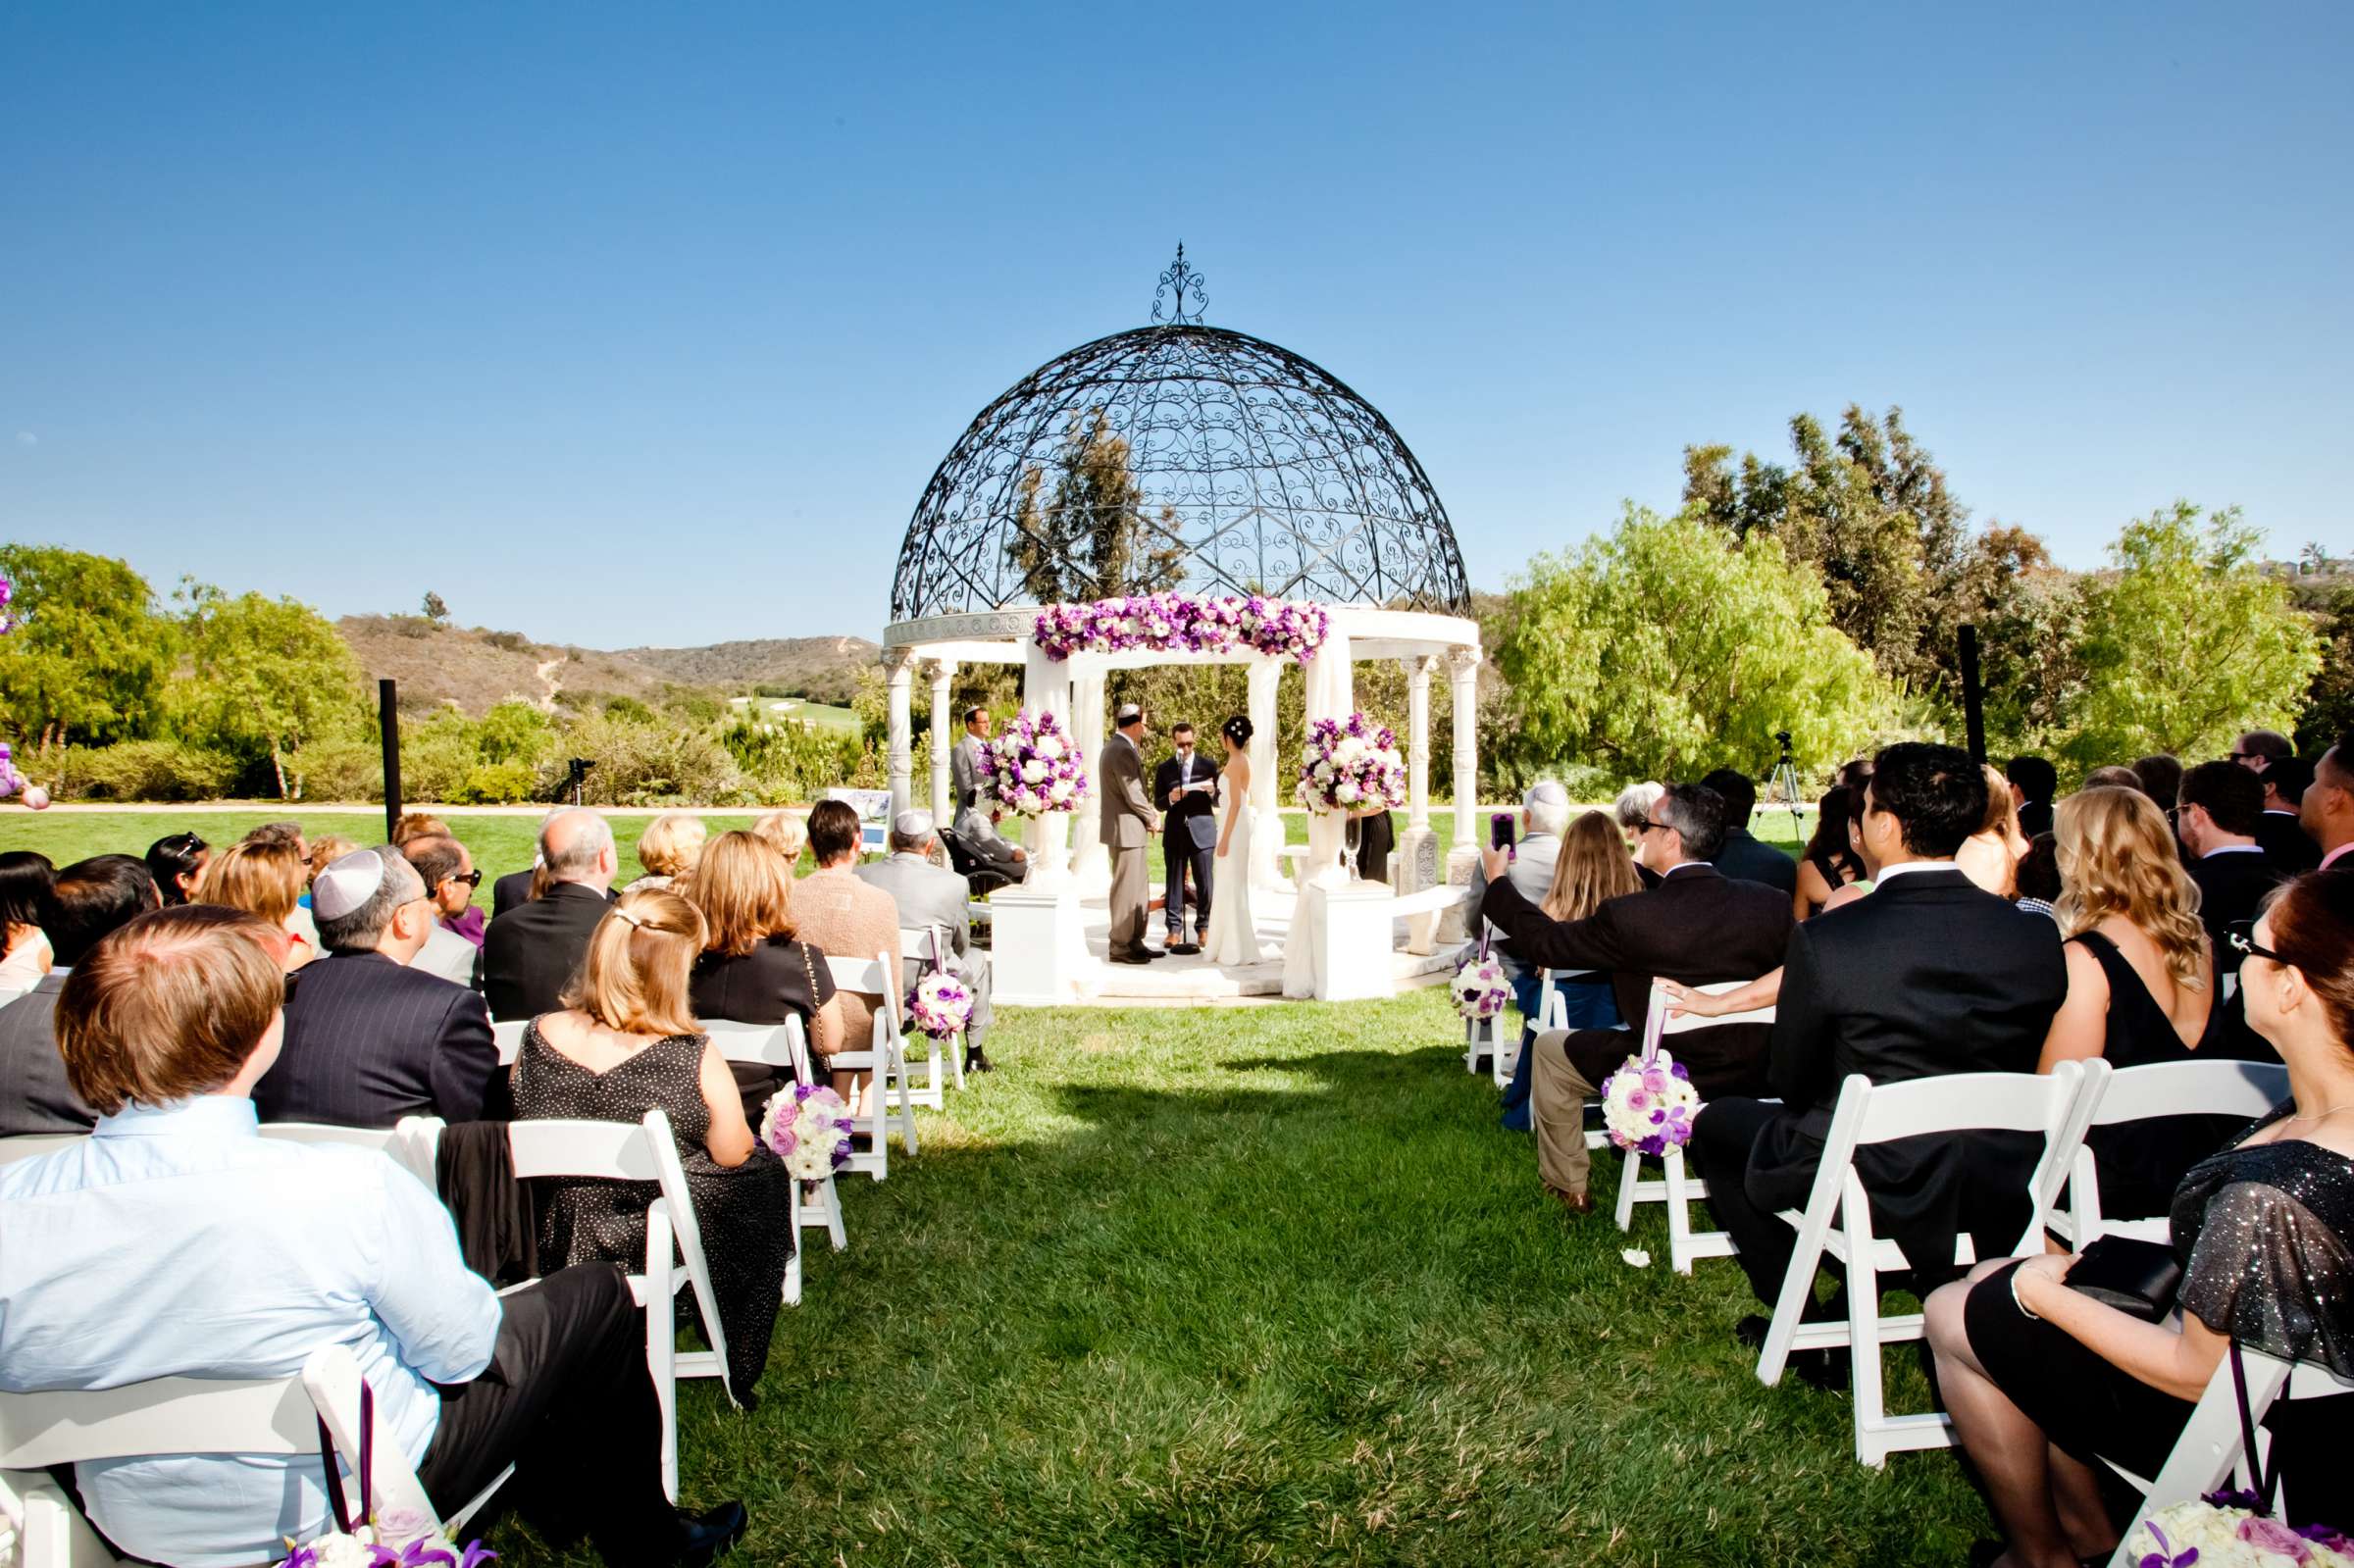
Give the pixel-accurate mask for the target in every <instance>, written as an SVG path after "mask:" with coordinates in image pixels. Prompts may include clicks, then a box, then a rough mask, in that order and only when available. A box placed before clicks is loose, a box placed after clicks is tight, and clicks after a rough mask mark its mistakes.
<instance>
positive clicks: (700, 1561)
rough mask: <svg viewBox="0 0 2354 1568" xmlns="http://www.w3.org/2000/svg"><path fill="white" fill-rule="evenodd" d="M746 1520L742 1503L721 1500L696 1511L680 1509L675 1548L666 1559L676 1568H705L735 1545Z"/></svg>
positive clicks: (740, 1536)
mask: <svg viewBox="0 0 2354 1568" xmlns="http://www.w3.org/2000/svg"><path fill="white" fill-rule="evenodd" d="M748 1522H749V1518H748V1516H747V1515H746V1514H745V1513H744V1511H743V1504H742V1503H741V1502H723V1503H721V1504H720V1505H719V1506H718V1507H716V1508H712V1509H708V1510H706V1511H705V1512H702V1513H699V1514H691V1513H686V1512H681V1513H680V1515H679V1544H678V1549H677V1551H676V1552H674V1553H673V1554H672V1555H671V1556H670V1557H669V1558H668V1559H667V1561H668V1562H669V1563H670V1564H672V1565H675V1568H704V1565H705V1564H707V1563H709V1562H711V1561H713V1560H714V1559H716V1558H717V1557H718V1556H719V1554H720V1553H721V1552H724V1551H726V1550H727V1549H728V1548H729V1547H730V1546H733V1545H734V1544H736V1543H737V1541H738V1540H739V1539H741V1538H742V1535H743V1527H744V1526H745V1524H747V1523H748Z"/></svg>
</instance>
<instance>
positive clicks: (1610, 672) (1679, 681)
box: [1495, 507, 1896, 779]
mask: <svg viewBox="0 0 2354 1568" xmlns="http://www.w3.org/2000/svg"><path fill="white" fill-rule="evenodd" d="M1512 601H1513V611H1514V613H1513V614H1512V615H1511V617H1510V622H1509V627H1510V629H1509V630H1508V631H1507V632H1505V634H1504V637H1503V638H1502V640H1501V641H1500V642H1499V643H1498V645H1497V647H1496V649H1495V660H1496V665H1497V668H1498V670H1499V671H1500V672H1501V673H1502V675H1503V677H1504V681H1505V683H1506V687H1507V690H1508V692H1509V696H1508V698H1507V703H1508V722H1507V726H1506V731H1507V733H1508V734H1509V735H1510V745H1511V748H1512V750H1513V751H1514V752H1515V753H1516V757H1515V760H1516V761H1518V762H1519V763H1521V764H1523V765H1527V766H1532V767H1545V766H1560V765H1562V764H1566V763H1589V764H1596V765H1600V766H1604V767H1606V768H1609V769H1611V770H1612V771H1613V772H1615V773H1617V774H1618V775H1620V776H1622V777H1632V778H1643V777H1651V778H1661V779H1665V778H1693V777H1698V776H1699V775H1700V774H1701V773H1704V772H1706V771H1707V770H1709V769H1711V768H1714V767H1719V766H1729V767H1738V768H1746V769H1749V770H1751V771H1753V772H1755V771H1757V770H1758V769H1760V768H1761V767H1763V765H1764V764H1765V762H1766V759H1768V758H1770V757H1771V756H1772V755H1773V753H1774V749H1775V747H1774V739H1773V734H1774V732H1775V731H1777V730H1781V729H1788V730H1789V731H1790V732H1791V733H1792V735H1793V737H1794V742H1795V747H1796V749H1797V751H1798V753H1799V755H1800V756H1801V758H1803V759H1807V760H1809V761H1819V760H1821V759H1825V758H1839V757H1845V756H1849V755H1852V754H1853V753H1854V752H1855V751H1856V750H1857V749H1858V748H1860V747H1861V746H1862V745H1864V744H1865V742H1867V741H1868V739H1870V738H1871V737H1872V736H1873V734H1874V733H1877V732H1878V731H1880V730H1882V729H1884V728H1885V727H1886V726H1887V725H1888V724H1889V723H1890V722H1891V720H1892V719H1893V717H1894V714H1895V709H1896V693H1895V691H1894V689H1893V687H1892V685H1891V684H1890V683H1889V682H1887V681H1886V680H1885V679H1884V678H1882V677H1881V676H1879V675H1878V674H1876V673H1875V672H1874V670H1873V669H1872V664H1871V660H1870V659H1869V658H1868V657H1867V656H1866V655H1865V654H1864V653H1863V652H1861V651H1860V650H1859V649H1858V648H1857V647H1856V646H1855V644H1854V643H1852V642H1850V641H1849V640H1848V638H1847V637H1846V636H1845V635H1843V634H1842V633H1841V632H1839V631H1838V629H1837V628H1836V627H1834V626H1833V625H1832V624H1831V620H1830V613H1829V607H1828V605H1827V603H1826V602H1825V596H1824V593H1823V589H1822V586H1821V584H1820V583H1819V582H1817V580H1816V578H1815V576H1814V574H1813V573H1812V572H1810V571H1809V570H1807V569H1806V568H1805V567H1804V566H1802V565H1799V564H1796V563H1794V562H1792V561H1791V560H1790V558H1789V557H1788V555H1787V554H1785V553H1784V551H1783V548H1782V546H1781V544H1780V543H1779V541H1778V540H1776V539H1774V538H1773V537H1772V536H1770V535H1769V534H1767V533H1766V532H1762V531H1753V532H1752V533H1751V534H1750V536H1749V537H1748V538H1746V539H1742V540H1738V541H1732V540H1728V539H1726V537H1725V536H1724V534H1723V532H1721V531H1719V530H1717V529H1716V528H1714V527H1712V526H1711V525H1710V523H1709V521H1708V520H1707V519H1706V517H1705V515H1704V514H1703V512H1702V511H1701V510H1700V509H1697V508H1696V509H1694V510H1693V511H1690V512H1687V513H1685V514H1684V515H1682V516H1679V517H1674V518H1662V517H1659V516H1657V515H1656V514H1654V513H1651V512H1649V511H1645V510H1643V509H1641V508H1636V507H1629V508H1628V509H1627V511H1626V513H1625V515H1624V516H1623V517H1622V518H1621V519H1620V520H1619V523H1618V526H1617V528H1616V529H1615V530H1614V531H1612V532H1611V533H1610V534H1608V535H1607V536H1603V537H1597V538H1594V539H1591V540H1588V541H1587V543H1586V545H1585V546H1584V548H1583V549H1582V550H1580V551H1579V552H1578V554H1577V555H1576V556H1575V557H1573V558H1567V559H1564V558H1561V557H1557V556H1547V555H1541V556H1539V557H1537V558H1536V560H1534V561H1533V562H1531V563H1530V566H1529V570H1528V573H1527V575H1526V577H1525V578H1524V579H1523V580H1522V581H1521V582H1519V583H1517V584H1515V587H1514V591H1513V595H1512Z"/></svg>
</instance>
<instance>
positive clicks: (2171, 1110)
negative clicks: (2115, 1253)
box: [2049, 1057, 2288, 1251]
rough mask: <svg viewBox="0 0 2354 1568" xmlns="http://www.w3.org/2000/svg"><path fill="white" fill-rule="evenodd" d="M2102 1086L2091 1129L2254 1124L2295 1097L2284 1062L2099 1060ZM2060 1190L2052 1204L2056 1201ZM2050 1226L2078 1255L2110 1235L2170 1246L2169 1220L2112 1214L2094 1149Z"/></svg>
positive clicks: (2080, 1156) (2085, 1155) (2095, 1068)
mask: <svg viewBox="0 0 2354 1568" xmlns="http://www.w3.org/2000/svg"><path fill="white" fill-rule="evenodd" d="M2084 1068H2085V1071H2086V1072H2087V1073H2089V1074H2092V1075H2093V1079H2092V1082H2093V1083H2096V1084H2097V1085H2098V1086H2099V1092H2098V1094H2097V1096H2096V1097H2095V1102H2094V1103H2093V1104H2092V1105H2091V1106H2090V1107H2088V1115H2089V1118H2090V1119H2089V1121H2088V1122H2087V1124H2086V1125H2087V1128H2088V1129H2089V1128H2092V1127H2120V1126H2124V1124H2126V1123H2129V1122H2139V1121H2146V1120H2148V1119H2149V1118H2151V1117H2156V1116H2233V1117H2246V1118H2247V1119H2248V1120H2250V1121H2254V1120H2255V1119H2256V1118H2257V1117H2260V1116H2263V1115H2264V1114H2266V1113H2267V1112H2269V1111H2270V1110H2272V1108H2273V1107H2274V1106H2276V1105H2277V1104H2279V1103H2280V1101H2282V1100H2283V1099H2286V1098H2287V1097H2288V1069H2287V1068H2286V1067H2284V1066H2282V1065H2280V1064H2279V1063H2277V1062H2242V1061H2212V1062H2201V1061H2190V1062H2153V1063H2150V1064H2149V1065H2147V1066H2143V1067H2125V1068H2112V1067H2111V1066H2110V1065H2109V1064H2108V1063H2107V1062H2105V1061H2102V1060H2100V1059H2099V1058H2097V1057H2095V1058H2093V1059H2091V1060H2088V1061H2086V1062H2085V1063H2084ZM2058 1197H2059V1194H2058V1192H2057V1191H2055V1192H2054V1193H2053V1194H2052V1195H2051V1198H2050V1200H2049V1201H2051V1202H2055V1203H2056V1202H2057V1201H2058ZM2049 1223H2050V1225H2051V1228H2052V1230H2053V1231H2054V1232H2055V1233H2057V1234H2058V1235H2060V1236H2062V1237H2064V1238H2066V1239H2068V1241H2069V1242H2070V1243H2071V1244H2072V1245H2073V1246H2074V1247H2075V1248H2076V1249H2077V1250H2078V1251H2081V1250H2082V1249H2083V1248H2085V1247H2087V1246H2089V1245H2091V1244H2092V1243H2093V1242H2094V1241H2096V1240H2098V1239H2101V1238H2102V1237H2104V1236H2124V1237H2131V1238H2133V1239H2139V1240H2156V1241H2163V1240H2165V1239H2166V1238H2167V1234H2168V1231H2169V1229H2170V1226H2169V1221H2168V1217H2167V1216H2166V1215H2163V1214H2159V1215H2147V1214H2139V1215H2111V1214H2108V1213H2107V1212H2106V1211H2105V1208H2104V1205H2103V1203H2102V1199H2101V1178H2100V1171H2099V1170H2098V1168H2097V1166H2096V1164H2095V1162H2094V1160H2093V1156H2092V1150H2091V1149H2089V1148H2083V1147H2079V1148H2078V1149H2077V1150H2076V1155H2075V1160H2074V1163H2073V1169H2072V1170H2071V1171H2070V1172H2069V1173H2068V1207H2067V1208H2066V1209H2063V1210H2058V1211H2056V1212H2054V1213H2053V1214H2052V1215H2051V1218H2050V1222H2049Z"/></svg>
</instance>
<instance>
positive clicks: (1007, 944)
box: [989, 882, 1087, 1007]
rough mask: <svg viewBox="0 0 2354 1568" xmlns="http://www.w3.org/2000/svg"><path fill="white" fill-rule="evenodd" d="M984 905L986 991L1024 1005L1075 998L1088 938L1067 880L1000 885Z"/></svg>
mask: <svg viewBox="0 0 2354 1568" xmlns="http://www.w3.org/2000/svg"><path fill="white" fill-rule="evenodd" d="M989 909H990V959H989V962H990V994H991V996H992V997H994V998H995V999H996V1000H998V1001H999V1002H1006V1003H1011V1004H1013V1005H1016V1006H1023V1007H1054V1006H1059V1005H1061V1004H1062V1003H1064V1002H1068V1001H1073V1000H1076V999H1077V998H1078V995H1079V978H1078V967H1079V965H1080V964H1081V963H1082V962H1084V961H1085V959H1086V956H1087V942H1086V937H1085V936H1084V934H1083V933H1082V932H1081V930H1080V926H1079V897H1078V894H1077V892H1076V891H1075V890H1074V889H1073V888H1072V887H1071V886H1070V885H1069V884H1068V883H1067V882H1066V883H1065V884H1063V885H1060V886H1044V887H1040V886H1021V887H1000V888H998V890H997V891H996V892H994V893H992V894H990V896H989Z"/></svg>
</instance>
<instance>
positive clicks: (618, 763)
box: [539, 709, 754, 806]
mask: <svg viewBox="0 0 2354 1568" xmlns="http://www.w3.org/2000/svg"><path fill="white" fill-rule="evenodd" d="M623 711H624V713H626V711H627V710H626V709H625V710H623ZM564 745H565V755H566V756H571V757H588V758H590V759H592V760H593V761H594V762H595V763H596V766H595V767H594V768H593V769H591V770H590V771H589V774H588V780H587V782H586V784H584V786H583V790H584V792H583V798H584V799H585V800H586V801H587V802H588V804H590V805H598V806H672V805H707V806H724V805H750V804H753V803H754V800H753V797H752V793H751V790H750V789H749V788H747V787H746V785H745V784H744V780H743V775H742V772H741V771H740V770H739V769H738V768H737V766H736V759H735V758H734V757H731V756H729V755H728V749H727V747H725V746H723V745H721V744H720V742H719V739H718V737H717V736H715V735H713V734H712V733H710V732H708V731H704V730H690V729H684V728H680V727H677V726H671V725H663V724H648V723H640V722H638V721H636V720H634V719H631V718H628V717H624V716H623V715H622V714H615V713H604V714H597V715H595V716H594V717H591V718H587V719H583V720H581V721H580V722H579V723H577V724H575V725H574V726H573V727H572V729H571V731H570V732H569V733H567V734H566V735H565V737H564ZM562 777H563V769H562V767H561V766H560V765H559V764H557V763H556V762H554V761H552V760H551V762H550V763H549V765H548V767H547V768H546V769H545V770H543V771H542V773H541V775H540V779H539V783H540V785H541V792H542V793H543V794H545V795H548V796H551V797H552V796H553V794H554V793H555V790H556V788H557V787H558V785H559V784H560V783H561V782H562Z"/></svg>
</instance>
